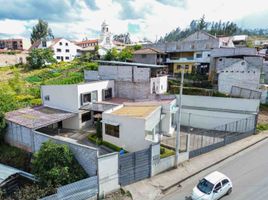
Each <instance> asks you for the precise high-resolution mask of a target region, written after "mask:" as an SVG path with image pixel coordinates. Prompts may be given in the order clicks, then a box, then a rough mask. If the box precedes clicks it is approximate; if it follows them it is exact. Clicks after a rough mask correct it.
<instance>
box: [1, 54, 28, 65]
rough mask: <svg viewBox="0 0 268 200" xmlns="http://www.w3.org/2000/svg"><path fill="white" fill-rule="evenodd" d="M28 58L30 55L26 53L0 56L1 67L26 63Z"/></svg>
mask: <svg viewBox="0 0 268 200" xmlns="http://www.w3.org/2000/svg"><path fill="white" fill-rule="evenodd" d="M27 56H28V54H26V53H19V54H15V55H8V54H0V67H5V66H11V65H16V64H20V63H26V58H27Z"/></svg>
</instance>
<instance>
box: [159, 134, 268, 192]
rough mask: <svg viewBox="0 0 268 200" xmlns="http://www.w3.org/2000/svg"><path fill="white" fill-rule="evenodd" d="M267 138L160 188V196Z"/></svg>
mask: <svg viewBox="0 0 268 200" xmlns="http://www.w3.org/2000/svg"><path fill="white" fill-rule="evenodd" d="M267 138H268V136H266V137H264V138H262V139H260V140H258V141H256V142H254V143H252V144H250V145H249V146H246V147H244V148H242V149H240V150H238V151H236V152H235V153H232V154H231V155H229V156H226V157H225V158H223V159H221V160H219V161H217V162H215V163H213V164H211V165H209V166H207V167H205V168H203V169H201V170H199V171H197V172H195V173H193V174H191V175H189V176H187V177H185V178H183V179H181V180H180V181H178V182H176V183H174V184H172V185H170V186H168V187H165V188H162V189H161V192H162V194H165V193H166V192H167V191H168V190H170V189H171V188H173V187H175V186H179V185H180V184H181V183H182V182H184V181H186V180H187V179H189V178H191V177H193V176H195V175H197V174H199V173H200V172H202V171H205V170H207V169H209V168H211V167H213V166H215V165H217V164H219V163H221V162H222V161H224V160H227V159H228V158H231V157H233V156H234V155H236V154H238V153H240V152H242V151H245V150H246V149H248V148H250V147H252V146H254V145H256V144H258V143H259V142H262V141H263V140H266V139H267Z"/></svg>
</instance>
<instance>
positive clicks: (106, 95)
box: [103, 88, 113, 100]
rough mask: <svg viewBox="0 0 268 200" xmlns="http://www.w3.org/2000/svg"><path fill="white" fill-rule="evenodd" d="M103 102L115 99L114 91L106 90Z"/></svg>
mask: <svg viewBox="0 0 268 200" xmlns="http://www.w3.org/2000/svg"><path fill="white" fill-rule="evenodd" d="M103 97H104V98H103V100H105V99H111V98H112V97H113V90H112V88H108V89H106V90H105V89H104V90H103Z"/></svg>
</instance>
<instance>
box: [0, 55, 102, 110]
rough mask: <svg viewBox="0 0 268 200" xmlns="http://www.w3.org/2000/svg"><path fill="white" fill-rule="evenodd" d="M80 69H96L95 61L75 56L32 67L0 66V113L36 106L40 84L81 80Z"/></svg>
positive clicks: (82, 72)
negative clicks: (43, 65) (84, 60)
mask: <svg viewBox="0 0 268 200" xmlns="http://www.w3.org/2000/svg"><path fill="white" fill-rule="evenodd" d="M84 69H89V70H97V69H98V64H97V63H93V62H83V61H81V60H79V59H76V60H74V61H72V62H68V63H66V62H60V63H54V64H51V65H48V66H46V67H45V68H42V69H35V70H29V69H28V67H27V66H19V67H15V66H12V67H3V68H0V77H1V78H0V112H3V113H5V112H8V111H12V110H15V109H18V108H22V107H27V106H36V105H40V104H41V99H40V85H48V84H77V83H81V82H83V81H84Z"/></svg>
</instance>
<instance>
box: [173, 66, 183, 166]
mask: <svg viewBox="0 0 268 200" xmlns="http://www.w3.org/2000/svg"><path fill="white" fill-rule="evenodd" d="M184 69H185V66H184V65H183V66H182V71H181V86H180V99H179V109H178V111H177V127H176V128H177V131H176V149H175V151H176V152H175V153H176V154H175V164H174V165H175V166H174V167H175V168H177V167H178V161H179V150H180V135H181V107H182V106H181V104H182V91H183V81H184Z"/></svg>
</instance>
